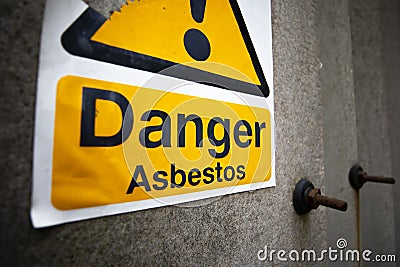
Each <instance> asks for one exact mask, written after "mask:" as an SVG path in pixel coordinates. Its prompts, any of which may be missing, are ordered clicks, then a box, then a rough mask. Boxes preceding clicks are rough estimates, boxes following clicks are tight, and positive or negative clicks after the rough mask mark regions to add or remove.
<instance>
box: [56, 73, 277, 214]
mask: <svg viewBox="0 0 400 267" xmlns="http://www.w3.org/2000/svg"><path fill="white" fill-rule="evenodd" d="M217 114H218V115H217ZM55 121H56V123H55V136H54V154H53V175H52V176H53V180H52V197H51V199H52V203H53V205H54V206H55V207H56V208H57V209H61V210H70V209H79V208H86V207H93V206H102V205H107V204H114V203H121V202H132V201H138V200H146V199H153V198H155V199H157V198H162V197H166V196H172V195H180V194H187V193H193V192H200V191H204V190H212V189H217V188H226V187H231V186H238V185H244V184H250V183H259V182H264V181H268V180H269V179H270V177H271V164H272V155H271V125H270V113H269V111H268V110H266V109H263V108H254V107H249V106H246V105H239V104H233V103H228V102H220V101H215V100H211V99H206V98H198V97H193V96H188V95H182V94H177V93H173V92H163V91H160V90H154V89H150V88H139V87H136V86H130V85H124V84H117V83H110V82H106V81H100V80H93V79H87V78H82V77H75V76H67V77H64V78H62V79H61V80H60V81H59V83H58V87H57V104H56V118H55Z"/></svg>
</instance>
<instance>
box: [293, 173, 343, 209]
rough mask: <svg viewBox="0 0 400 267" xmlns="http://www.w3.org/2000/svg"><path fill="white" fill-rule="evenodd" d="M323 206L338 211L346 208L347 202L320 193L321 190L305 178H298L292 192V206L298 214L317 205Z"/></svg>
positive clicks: (315, 207)
mask: <svg viewBox="0 0 400 267" xmlns="http://www.w3.org/2000/svg"><path fill="white" fill-rule="evenodd" d="M320 205H321V206H325V207H328V208H333V209H336V210H340V211H346V210H347V202H345V201H343V200H339V199H335V198H331V197H327V196H323V195H321V190H320V189H318V188H314V185H313V184H312V183H311V182H310V181H309V180H307V179H304V178H303V179H300V180H299V181H298V182H297V184H296V187H295V190H294V192H293V206H294V209H295V211H296V212H297V213H298V214H300V215H301V214H306V213H308V212H310V211H311V210H312V209H317V208H318V207H319V206H320Z"/></svg>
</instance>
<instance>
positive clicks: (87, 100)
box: [80, 87, 133, 147]
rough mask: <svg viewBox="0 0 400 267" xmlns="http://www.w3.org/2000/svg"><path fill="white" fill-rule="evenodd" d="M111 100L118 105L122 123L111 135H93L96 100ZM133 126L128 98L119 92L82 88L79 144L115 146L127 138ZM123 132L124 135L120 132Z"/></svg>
mask: <svg viewBox="0 0 400 267" xmlns="http://www.w3.org/2000/svg"><path fill="white" fill-rule="evenodd" d="M97 99H103V100H108V101H112V102H114V103H115V104H117V105H118V106H119V108H120V109H121V113H122V120H123V125H121V128H120V130H119V131H118V133H116V134H115V135H113V136H96V135H95V129H94V128H95V118H96V100H97ZM132 128H133V111H132V107H131V105H130V104H129V102H128V100H127V99H126V98H125V97H124V96H123V95H121V94H120V93H117V92H113V91H108V90H99V89H94V88H86V87H84V88H83V92H82V116H81V141H80V145H81V146H105V147H109V146H117V145H120V144H122V143H123V142H125V141H126V139H128V137H129V135H130V134H131V132H132ZM122 132H124V135H123V134H122Z"/></svg>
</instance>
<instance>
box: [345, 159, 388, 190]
mask: <svg viewBox="0 0 400 267" xmlns="http://www.w3.org/2000/svg"><path fill="white" fill-rule="evenodd" d="M349 182H350V185H351V186H352V187H353V188H354V189H356V190H359V189H360V188H361V187H362V186H363V185H364V184H365V183H366V182H374V183H384V184H394V183H395V182H396V181H395V180H394V178H392V177H382V176H371V175H368V174H367V173H366V172H364V170H363V169H362V168H361V166H360V165H359V164H356V165H354V166H353V167H351V169H350V172H349Z"/></svg>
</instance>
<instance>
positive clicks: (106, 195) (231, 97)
mask: <svg viewBox="0 0 400 267" xmlns="http://www.w3.org/2000/svg"><path fill="white" fill-rule="evenodd" d="M261 8H264V10H263V12H260V11H259V10H260V9H261ZM266 48H267V49H266ZM260 62H265V63H263V65H261V64H260ZM266 77H267V79H266ZM272 88H273V86H272V49H271V25H270V3H269V2H268V1H264V0H257V1H254V3H253V2H252V3H251V4H249V3H248V2H246V1H234V0H231V1H228V0H226V1H220V0H202V1H200V0H197V1H190V0H168V1H152V0H140V1H127V4H125V5H123V6H122V7H121V9H120V10H119V11H116V12H114V13H113V14H112V15H111V16H110V18H105V17H103V16H102V15H101V14H100V13H98V12H97V11H95V10H93V9H91V8H90V7H88V6H86V5H85V4H84V3H83V2H82V1H79V0H68V1H65V0H48V1H47V4H46V13H45V19H44V26H43V33H42V47H41V58H40V69H39V78H38V94H37V108H36V127H35V144H34V163H33V164H34V171H33V194H32V210H31V217H32V222H33V225H34V226H35V227H45V226H49V225H54V224H60V223H65V222H70V221H76V220H82V219H87V218H93V217H99V216H105V215H112V214H117V213H122V212H129V211H135V210H142V209H148V208H153V207H160V206H165V205H173V204H178V203H183V202H188V201H193V200H198V199H204V198H210V197H215V196H222V195H226V194H232V193H237V192H243V191H246V190H255V189H260V188H265V187H271V186H274V185H275V173H274V169H275V167H274V166H275V165H274V141H273V140H274V123H273V112H274V110H273V90H272Z"/></svg>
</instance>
